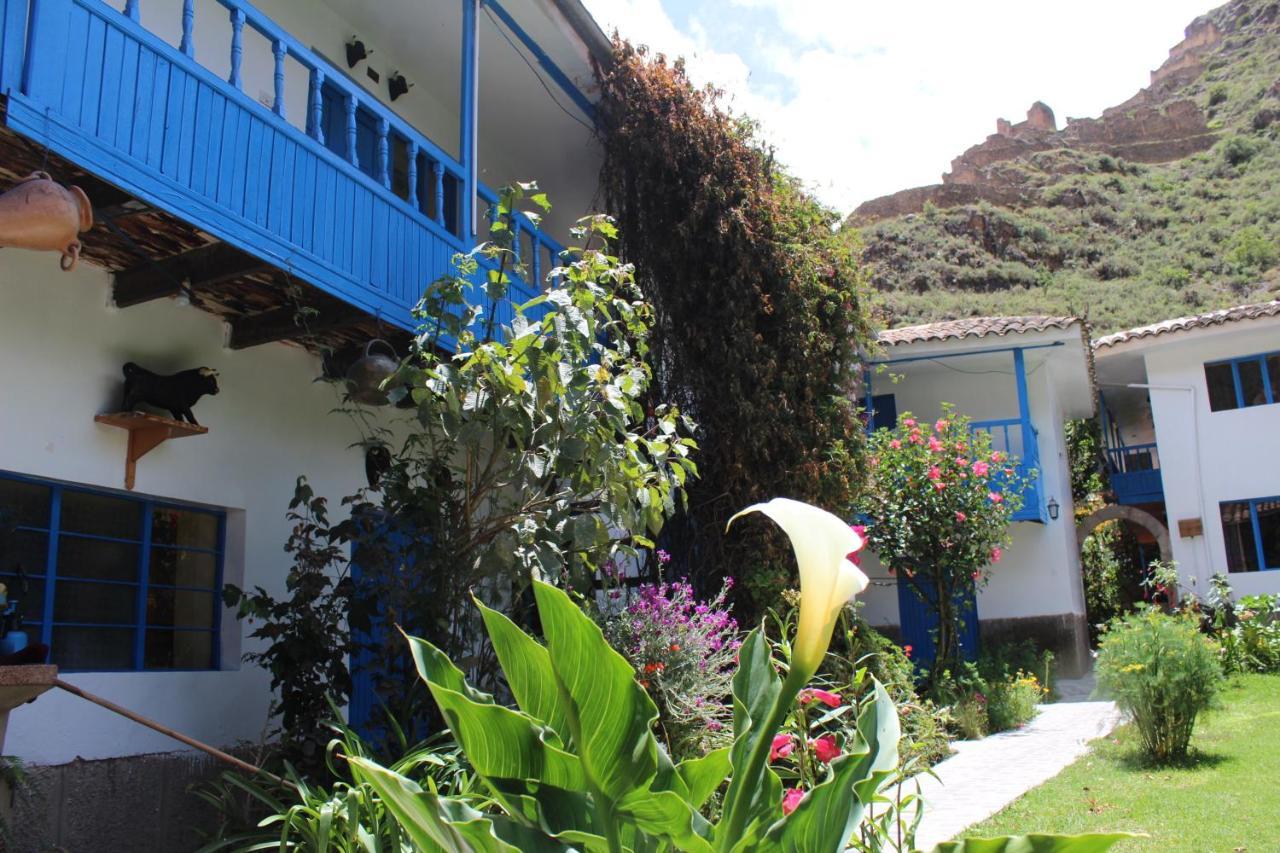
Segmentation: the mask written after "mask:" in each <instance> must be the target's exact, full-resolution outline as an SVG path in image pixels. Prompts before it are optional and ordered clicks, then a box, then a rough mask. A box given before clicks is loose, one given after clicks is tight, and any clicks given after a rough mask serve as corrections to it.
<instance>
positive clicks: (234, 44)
mask: <svg viewBox="0 0 1280 853" xmlns="http://www.w3.org/2000/svg"><path fill="white" fill-rule="evenodd" d="M243 59H244V10H243V9H232V10H231V76H230V77H229V78H228V80H229V82H230V83H231V85H232V86H235V87H236V88H237V89H239V88H240V63H241V61H242V60H243Z"/></svg>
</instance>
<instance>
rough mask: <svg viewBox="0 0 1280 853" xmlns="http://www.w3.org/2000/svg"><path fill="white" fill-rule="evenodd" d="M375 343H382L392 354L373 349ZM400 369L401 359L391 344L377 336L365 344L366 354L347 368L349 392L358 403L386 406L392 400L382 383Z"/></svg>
mask: <svg viewBox="0 0 1280 853" xmlns="http://www.w3.org/2000/svg"><path fill="white" fill-rule="evenodd" d="M374 344H382V345H383V346H384V347H386V349H387V351H388V352H390V353H391V355H390V356H386V355H383V354H382V353H376V352H374V351H373V346H374ZM399 369H400V361H399V359H398V358H397V356H396V351H395V350H394V349H392V347H391V344H389V343H387V342H386V341H384V340H381V339H378V338H375V339H374V340H372V341H369V343H367V344H365V345H364V355H363V356H361V357H360V358H358V359H356V362H355V364H353V365H351V367H350V368H348V369H347V393H348V394H349V395H350V397H351V399H352V400H355V401H356V402H357V403H364V404H366V405H369V406H385V405H387V404H388V403H390V402H391V400H390V398H388V397H387V392H386V391H383V390H382V383H383V382H385V381H386V380H387V379H389V378H390V377H391V376H392V375H393V374H394V373H395V372H396V371H397V370H399Z"/></svg>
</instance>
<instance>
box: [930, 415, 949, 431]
mask: <svg viewBox="0 0 1280 853" xmlns="http://www.w3.org/2000/svg"><path fill="white" fill-rule="evenodd" d="M949 426H951V422H950V421H948V420H946V419H944V418H938V420H937V421H935V422H934V424H933V428H934V430H935V431H936V432H946V431H947V427H949Z"/></svg>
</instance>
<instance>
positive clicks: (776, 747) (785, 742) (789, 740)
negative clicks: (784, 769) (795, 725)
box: [769, 734, 796, 762]
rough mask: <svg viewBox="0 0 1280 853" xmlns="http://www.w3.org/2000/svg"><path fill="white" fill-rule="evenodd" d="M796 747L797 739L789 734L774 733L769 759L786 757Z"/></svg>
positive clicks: (771, 760) (772, 760)
mask: <svg viewBox="0 0 1280 853" xmlns="http://www.w3.org/2000/svg"><path fill="white" fill-rule="evenodd" d="M795 748H796V739H795V737H794V736H792V735H789V734H780V735H774V737H773V744H772V745H771V746H770V747H769V761H770V762H774V761H777V760H778V759H779V758H786V757H787V756H788V755H790V754H791V753H792V752H793V751H794V750H795Z"/></svg>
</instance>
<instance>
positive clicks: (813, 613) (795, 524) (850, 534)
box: [725, 498, 867, 679]
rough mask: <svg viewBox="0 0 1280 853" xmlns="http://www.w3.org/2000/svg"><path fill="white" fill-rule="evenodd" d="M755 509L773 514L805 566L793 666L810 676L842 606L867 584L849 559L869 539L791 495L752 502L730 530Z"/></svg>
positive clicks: (834, 517) (797, 558)
mask: <svg viewBox="0 0 1280 853" xmlns="http://www.w3.org/2000/svg"><path fill="white" fill-rule="evenodd" d="M751 512H761V513H764V514H765V515H767V516H769V518H771V519H773V521H774V522H775V523H777V525H778V526H779V527H781V528H782V530H783V531H784V532H785V533H786V534H787V537H788V538H789V539H790V540H791V549H792V550H793V551H794V552H795V555H796V564H797V565H798V566H799V568H800V618H799V622H798V625H797V627H796V638H795V642H794V643H793V644H792V652H791V666H792V669H793V670H800V671H801V672H803V673H804V677H805V678H806V679H807V678H808V677H809V676H811V675H813V674H814V673H815V672H817V671H818V667H819V666H820V665H821V664H822V658H823V656H825V655H826V653H827V646H829V645H830V644H831V631H832V629H833V628H835V624H836V619H837V618H838V617H839V615H840V610H841V608H843V607H844V606H845V604H847V603H848V602H849V599H851V598H853V597H854V596H855V595H857V594H858V593H860V592H862V591H863V590H864V589H866V588H867V576H866V575H865V574H863V573H862V570H861V569H859V568H858V567H857V566H855V565H854V564H853V563H852V562H850V561H849V559H848V557H849V555H850V554H853V553H854V552H856V551H860V550H862V547H863V546H864V545H865V544H866V540H865V539H864V538H863V537H862V536H859V535H858V534H857V533H856V532H855V531H854V530H853V529H852V528H851V527H850V526H849V525H848V524H847V523H846V522H844V521H842V520H841V519H840V518H839V517H838V516H835V515H832V514H831V513H829V512H827V511H826V510H825V509H819V508H818V507H816V506H811V505H810V504H807V503H804V502H802V501H796V500H791V499H790V498H774V499H773V500H771V501H769V502H768V503H760V504H753V505H752V506H749V507H747V508H746V509H744V510H742V512H739V513H738V514H737V515H735V516H734V517H733V518H731V519H729V524H728V525H726V526H725V529H726V530H727V529H728V528H729V526H731V525H732V524H733V523H734V522H735V521H737V520H738V519H739V518H741V517H742V516H744V515H746V514H747V513H751Z"/></svg>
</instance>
